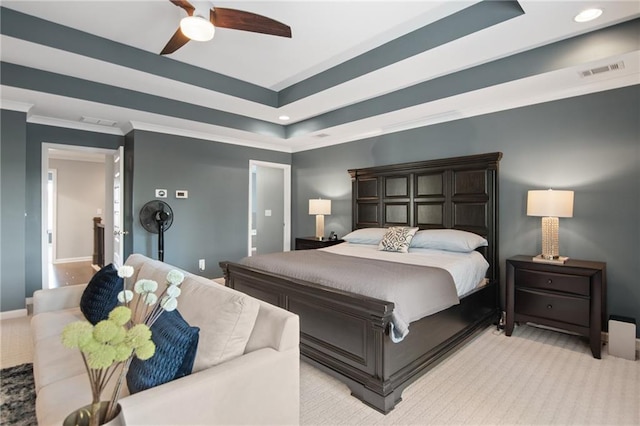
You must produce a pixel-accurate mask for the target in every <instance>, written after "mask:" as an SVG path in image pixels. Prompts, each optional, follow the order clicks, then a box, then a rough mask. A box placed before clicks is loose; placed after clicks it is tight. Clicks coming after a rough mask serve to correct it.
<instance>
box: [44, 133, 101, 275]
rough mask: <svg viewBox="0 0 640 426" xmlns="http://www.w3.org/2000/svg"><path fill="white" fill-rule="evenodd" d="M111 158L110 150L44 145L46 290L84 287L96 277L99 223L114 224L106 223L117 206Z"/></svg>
mask: <svg viewBox="0 0 640 426" xmlns="http://www.w3.org/2000/svg"><path fill="white" fill-rule="evenodd" d="M112 156H113V151H111V150H105V149H99V148H87V147H76V146H67V145H60V144H43V151H42V175H43V188H42V189H43V190H42V215H41V218H42V228H43V234H42V235H43V238H42V242H43V247H42V259H43V267H42V271H43V274H42V287H43V288H54V287H62V286H67V285H75V284H84V283H87V282H88V281H89V280H90V279H91V277H92V276H93V274H94V273H95V271H96V269H97V268H96V267H95V266H93V265H94V264H95V229H94V228H95V224H96V223H99V224H101V225H102V226H105V225H109V223H105V220H104V219H108V217H109V212H110V211H111V209H112V208H111V207H110V206H112V204H113V201H112V191H109V190H108V188H109V187H110V186H111V185H110V184H108V180H107V177H108V176H109V175H110V174H111V173H112V167H109V163H110V161H111V160H110V159H111V158H112ZM103 232H104V233H105V234H106V233H107V232H108V231H107V229H106V227H105V229H104V230H103ZM107 235H108V234H107Z"/></svg>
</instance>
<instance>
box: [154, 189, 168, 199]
mask: <svg viewBox="0 0 640 426" xmlns="http://www.w3.org/2000/svg"><path fill="white" fill-rule="evenodd" d="M156 198H167V190H166V189H156Z"/></svg>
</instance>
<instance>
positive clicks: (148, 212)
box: [140, 200, 173, 262]
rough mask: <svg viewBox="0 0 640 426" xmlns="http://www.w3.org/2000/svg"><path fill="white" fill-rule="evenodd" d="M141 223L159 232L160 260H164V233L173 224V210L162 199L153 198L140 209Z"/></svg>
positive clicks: (153, 231)
mask: <svg viewBox="0 0 640 426" xmlns="http://www.w3.org/2000/svg"><path fill="white" fill-rule="evenodd" d="M140 224H141V225H142V227H143V228H144V229H145V230H146V231H148V232H150V233H152V234H158V260H160V261H161V262H164V233H165V231H167V230H168V229H169V228H170V227H171V225H172V224H173V210H171V207H170V206H169V205H168V204H167V203H165V202H164V201H161V200H151V201H149V202H148V203H146V204H145V205H144V206H142V208H141V209H140Z"/></svg>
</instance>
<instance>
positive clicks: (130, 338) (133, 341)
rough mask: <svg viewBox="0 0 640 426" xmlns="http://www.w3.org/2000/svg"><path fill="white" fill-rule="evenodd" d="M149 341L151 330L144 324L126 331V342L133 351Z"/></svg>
mask: <svg viewBox="0 0 640 426" xmlns="http://www.w3.org/2000/svg"><path fill="white" fill-rule="evenodd" d="M149 339H151V330H149V327H148V326H146V325H145V324H136V325H134V326H133V327H131V329H129V331H127V338H126V341H127V343H128V344H130V345H131V347H132V348H134V349H137V348H138V347H140V346H141V345H143V344H144V343H145V342H147V341H148V340H149Z"/></svg>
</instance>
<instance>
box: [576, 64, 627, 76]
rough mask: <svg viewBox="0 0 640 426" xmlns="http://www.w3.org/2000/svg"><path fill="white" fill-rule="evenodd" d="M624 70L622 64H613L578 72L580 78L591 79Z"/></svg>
mask: <svg viewBox="0 0 640 426" xmlns="http://www.w3.org/2000/svg"><path fill="white" fill-rule="evenodd" d="M622 69H624V62H623V61H620V62H616V63H615V64H610V65H603V66H601V67H596V68H591V69H588V70H584V71H578V74H579V75H580V77H583V78H584V77H591V76H594V75H598V74H602V73H605V72H609V71H617V70H622Z"/></svg>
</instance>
